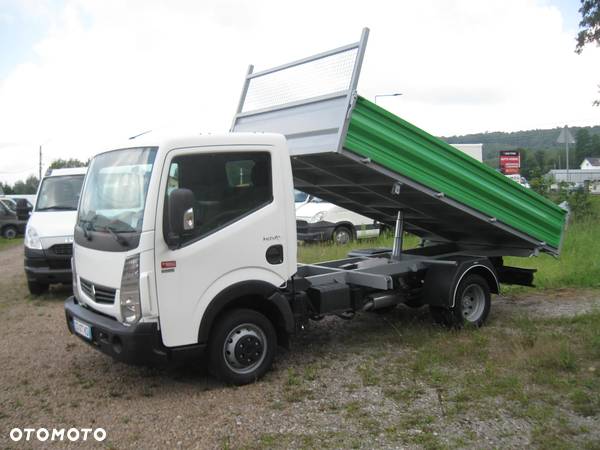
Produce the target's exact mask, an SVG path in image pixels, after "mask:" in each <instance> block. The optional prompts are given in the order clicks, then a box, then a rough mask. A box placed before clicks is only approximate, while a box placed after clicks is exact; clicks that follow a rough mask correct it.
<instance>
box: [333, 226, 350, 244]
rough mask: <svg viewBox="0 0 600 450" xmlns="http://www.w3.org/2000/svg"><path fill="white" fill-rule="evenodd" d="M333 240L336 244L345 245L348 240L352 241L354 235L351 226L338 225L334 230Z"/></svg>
mask: <svg viewBox="0 0 600 450" xmlns="http://www.w3.org/2000/svg"><path fill="white" fill-rule="evenodd" d="M332 237H333V242H334V243H335V244H338V245H344V244H347V243H348V242H350V241H352V238H353V237H354V236H353V234H352V230H350V228H348V227H345V226H340V227H337V228H336V229H335V230H333V236H332Z"/></svg>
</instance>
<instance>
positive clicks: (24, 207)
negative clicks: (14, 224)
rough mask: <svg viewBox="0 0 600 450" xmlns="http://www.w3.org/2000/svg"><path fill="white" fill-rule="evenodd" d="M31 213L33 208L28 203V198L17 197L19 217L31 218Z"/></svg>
mask: <svg viewBox="0 0 600 450" xmlns="http://www.w3.org/2000/svg"><path fill="white" fill-rule="evenodd" d="M30 215H31V209H30V208H29V205H28V204H27V200H25V199H24V198H19V199H17V219H19V220H29V216H30Z"/></svg>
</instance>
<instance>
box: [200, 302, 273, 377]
mask: <svg viewBox="0 0 600 450" xmlns="http://www.w3.org/2000/svg"><path fill="white" fill-rule="evenodd" d="M276 347H277V335H276V333H275V328H274V327H273V324H272V323H271V321H270V320H269V319H267V318H266V317H265V316H264V315H263V314H261V313H259V312H257V311H253V310H251V309H233V310H230V311H227V312H225V314H224V315H223V316H222V317H221V318H220V319H219V321H218V322H217V324H216V325H215V327H214V329H213V331H212V333H211V336H210V341H209V344H208V352H209V361H210V371H211V372H212V373H213V375H215V376H216V377H217V378H219V379H221V380H223V381H226V382H228V383H232V384H238V385H241V384H247V383H251V382H253V381H256V380H258V379H259V378H260V377H262V376H263V375H264V374H265V373H266V372H267V370H269V368H270V367H271V364H272V363H273V358H274V356H275V349H276Z"/></svg>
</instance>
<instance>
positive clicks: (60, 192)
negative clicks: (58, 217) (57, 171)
mask: <svg viewBox="0 0 600 450" xmlns="http://www.w3.org/2000/svg"><path fill="white" fill-rule="evenodd" d="M83 177H84V175H63V176H58V177H48V178H44V180H43V181H42V187H41V188H40V193H39V195H38V198H37V204H36V206H35V210H36V211H76V210H77V203H79V194H80V193H81V185H82V184H83Z"/></svg>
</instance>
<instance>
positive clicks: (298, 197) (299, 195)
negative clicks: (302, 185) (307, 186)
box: [294, 190, 308, 203]
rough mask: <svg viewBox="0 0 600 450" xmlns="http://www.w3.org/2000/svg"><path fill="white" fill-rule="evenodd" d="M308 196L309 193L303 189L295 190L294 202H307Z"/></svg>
mask: <svg viewBox="0 0 600 450" xmlns="http://www.w3.org/2000/svg"><path fill="white" fill-rule="evenodd" d="M307 198H308V194H306V193H304V192H302V191H297V190H294V203H302V202H305V201H306V199H307Z"/></svg>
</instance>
